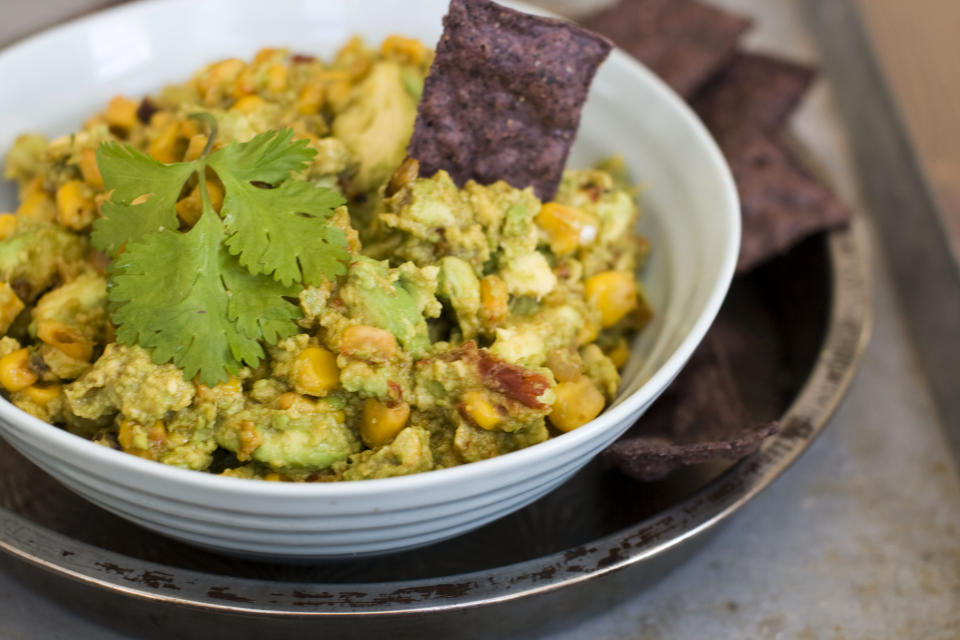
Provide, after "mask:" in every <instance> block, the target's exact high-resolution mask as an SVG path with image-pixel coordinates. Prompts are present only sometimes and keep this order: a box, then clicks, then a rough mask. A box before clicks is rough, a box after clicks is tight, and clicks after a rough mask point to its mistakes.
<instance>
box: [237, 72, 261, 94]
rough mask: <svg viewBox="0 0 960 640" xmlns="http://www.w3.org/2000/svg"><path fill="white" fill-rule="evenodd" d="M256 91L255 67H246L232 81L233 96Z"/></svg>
mask: <svg viewBox="0 0 960 640" xmlns="http://www.w3.org/2000/svg"><path fill="white" fill-rule="evenodd" d="M256 91H257V69H256V67H247V68H246V69H244V70H243V71H242V72H240V74H239V75H237V79H236V80H234V81H233V96H234V97H235V98H242V97H243V96H248V95H250V94H252V93H255V92H256Z"/></svg>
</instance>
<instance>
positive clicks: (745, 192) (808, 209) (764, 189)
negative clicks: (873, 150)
mask: <svg viewBox="0 0 960 640" xmlns="http://www.w3.org/2000/svg"><path fill="white" fill-rule="evenodd" d="M714 135H715V136H716V138H717V142H719V144H720V148H721V149H722V150H723V153H724V155H725V156H726V158H727V162H728V163H729V165H730V168H731V170H732V171H733V177H734V180H736V183H737V190H738V191H739V193H740V211H741V216H742V218H743V228H742V233H741V240H740V257H739V259H738V261H737V271H738V272H741V273H742V272H744V271H748V270H749V269H751V268H753V267H755V266H757V265H758V264H760V263H762V262H764V261H766V260H768V259H770V258H773V257H775V256H776V255H778V254H781V253H784V252H786V251H787V250H788V249H790V248H791V247H792V246H793V245H794V244H796V243H797V242H799V241H800V240H802V239H804V238H806V237H807V236H809V235H811V234H813V233H815V232H817V231H822V230H825V229H830V228H833V227H836V226H839V225H843V224H846V223H847V222H848V221H849V220H850V210H849V209H847V208H846V207H845V206H843V204H841V203H840V201H839V200H837V198H836V196H834V194H833V192H832V191H830V189H828V188H827V187H826V186H824V185H823V184H821V183H820V182H818V181H817V180H815V179H814V178H813V177H811V176H810V175H809V174H808V173H807V172H806V171H805V170H804V168H803V167H801V166H800V164H799V163H798V162H797V161H796V160H795V159H794V158H793V156H792V155H791V154H790V153H789V152H788V151H787V150H786V148H784V147H783V145H782V144H781V143H780V142H778V141H776V140H775V139H774V138H772V137H771V136H770V135H769V134H767V133H766V132H764V131H761V130H760V129H758V128H754V127H749V126H743V127H740V128H735V129H733V130H732V131H727V132H723V131H714Z"/></svg>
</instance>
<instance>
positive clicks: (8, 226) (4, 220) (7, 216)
mask: <svg viewBox="0 0 960 640" xmlns="http://www.w3.org/2000/svg"><path fill="white" fill-rule="evenodd" d="M16 232H17V216H15V215H14V214H12V213H0V240H6V239H7V238H9V237H10V236H12V235H13V234H14V233H16Z"/></svg>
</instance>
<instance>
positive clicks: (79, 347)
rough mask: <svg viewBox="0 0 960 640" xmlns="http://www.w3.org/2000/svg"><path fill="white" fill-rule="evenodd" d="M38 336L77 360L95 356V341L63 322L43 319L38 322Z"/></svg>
mask: <svg viewBox="0 0 960 640" xmlns="http://www.w3.org/2000/svg"><path fill="white" fill-rule="evenodd" d="M37 337H38V338H40V340H41V341H42V342H45V343H47V344H48V345H50V346H51V347H56V348H57V349H59V350H60V351H62V352H63V353H65V354H67V355H68V356H70V357H71V358H74V359H76V360H89V359H90V358H91V356H93V342H91V341H90V340H88V339H87V338H85V337H84V335H83V334H82V333H80V332H79V331H78V330H76V329H74V328H73V327H71V326H70V325H67V324H64V323H62V322H57V321H56V320H41V321H40V322H38V323H37Z"/></svg>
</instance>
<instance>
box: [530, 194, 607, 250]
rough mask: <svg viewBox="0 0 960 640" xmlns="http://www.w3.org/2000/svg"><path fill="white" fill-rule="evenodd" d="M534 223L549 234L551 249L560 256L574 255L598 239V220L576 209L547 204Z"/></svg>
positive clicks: (551, 203) (541, 209)
mask: <svg viewBox="0 0 960 640" xmlns="http://www.w3.org/2000/svg"><path fill="white" fill-rule="evenodd" d="M534 222H536V223H537V225H538V226H539V227H540V228H541V229H543V230H544V231H545V232H546V233H547V237H548V238H549V239H550V249H551V250H552V251H553V252H554V253H555V254H557V255H558V256H563V255H567V254H570V253H573V252H574V251H576V250H577V248H578V247H581V246H586V245H589V244H590V243H591V242H593V239H594V238H596V237H597V219H596V218H595V217H593V216H592V215H590V214H589V213H587V212H585V211H582V210H581V209H577V208H575V207H567V206H564V205H562V204H558V203H556V202H547V203H545V204H544V205H543V206H542V207H540V212H539V213H537V215H536V217H535V218H534Z"/></svg>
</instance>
